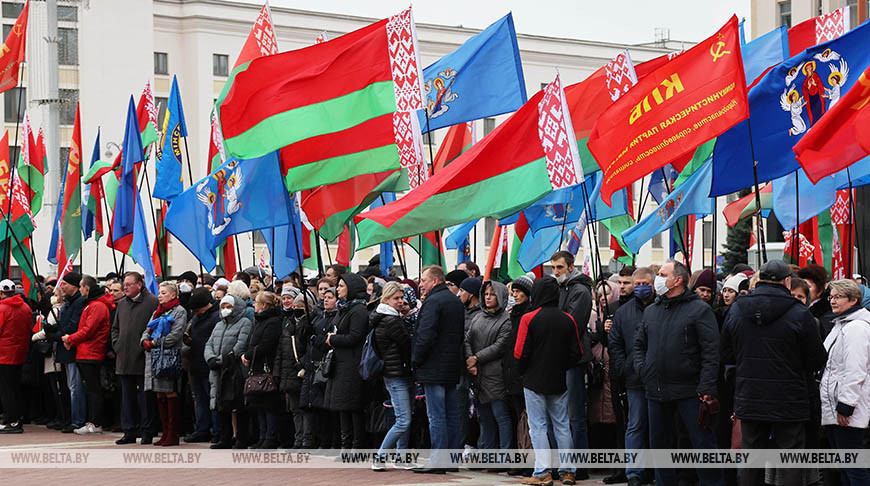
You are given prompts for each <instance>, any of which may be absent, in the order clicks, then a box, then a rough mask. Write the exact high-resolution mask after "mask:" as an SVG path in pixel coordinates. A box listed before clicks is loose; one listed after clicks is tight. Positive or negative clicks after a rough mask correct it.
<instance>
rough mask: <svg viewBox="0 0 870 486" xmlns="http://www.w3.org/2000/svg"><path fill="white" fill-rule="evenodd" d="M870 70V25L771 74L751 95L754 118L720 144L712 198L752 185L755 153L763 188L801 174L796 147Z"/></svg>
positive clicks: (816, 49)
mask: <svg viewBox="0 0 870 486" xmlns="http://www.w3.org/2000/svg"><path fill="white" fill-rule="evenodd" d="M868 65H870V24H868V23H867V22H865V23H863V24H861V25H860V26H858V27H856V28H855V29H853V30H852V31H850V32H848V33H846V34H843V35H842V36H840V37H838V38H836V39H834V40H832V41H828V42H825V43H823V44H819V45H817V46H814V47H811V48H809V49H807V50H805V51H803V52H802V53H800V54H798V55H796V56H794V57H792V58H791V59H789V60H787V61H784V62H782V63H781V64H779V65H778V66H777V67H775V68H773V69H771V70H770V71H769V72H768V73H767V74H766V75H765V76H764V78H762V79H761V81H760V82H759V83H758V85H757V86H756V87H755V88H753V89H752V90H751V91H750V92H749V109H750V112H751V116H750V118H749V119H748V120H744V121H742V122H740V123H739V124H737V125H735V126H734V127H733V128H731V129H730V130H728V131H727V132H725V133H724V134H722V135H721V136H719V138H718V140H717V142H716V148H715V150H714V152H713V185H712V191H711V193H710V195H711V196H722V195H725V194H730V193H732V192H736V191H739V190H740V189H743V188H746V187H749V186H752V185H753V182H754V181H753V171H752V165H753V159H752V148H753V147H754V149H755V160H757V161H758V165H757V169H758V182H759V183H761V182H767V181H771V180H773V179H776V178H778V177H782V176H784V175H786V174H790V173H792V172H794V171H795V170H796V169H799V168H800V164H798V162H797V159H796V158H795V154H794V152H793V151H792V147H793V146H794V144H796V143H797V142H798V141H799V140H800V139H801V138H802V137H803V136H804V134H805V133H806V132H807V130H809V129H810V127H812V126H813V125H814V124H816V123H817V122H818V121H819V119H820V118H821V117H822V116H823V115H824V114H825V112H826V111H827V110H828V109H829V108H830V106H831V103H836V102H837V100H838V99H839V98H840V95H841V94H845V93H846V91H848V89H849V88H851V87H852V85H853V84H855V81H856V80H857V79H858V76H859V73H861V72H863V71H864V70H865V69H866V68H867V66H868ZM750 122H751V123H752V142H753V145H750V137H749V123H750Z"/></svg>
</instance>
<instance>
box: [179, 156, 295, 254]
mask: <svg viewBox="0 0 870 486" xmlns="http://www.w3.org/2000/svg"><path fill="white" fill-rule="evenodd" d="M292 211H293V203H292V201H291V197H290V194H288V193H287V190H286V189H285V188H284V182H283V178H282V177H281V169H280V167H279V163H278V154H277V152H271V153H269V154H267V155H264V156H263V157H260V158H256V159H248V160H236V159H230V160H228V161H226V162H224V163H223V164H222V165H221V166H220V167H218V169H217V170H215V171H214V172H213V173H212V174H211V175H209V176H208V177H205V178H204V179H202V180H200V181H199V182H197V183H196V185H194V186H193V187H189V188H187V189H186V190H185V191H184V192H182V193H181V194H180V195H179V196H178V197H176V198H175V200H173V201H172V205H171V206H169V211H168V212H167V214H166V224H165V225H166V229H167V230H168V231H169V232H170V233H172V234H173V235H175V237H176V238H178V240H179V241H180V242H181V243H182V244H184V246H186V247H187V249H188V250H190V251H191V253H193V255H194V256H195V257H196V258H197V259H198V260H199V261H200V263H202V265H203V267H205V269H206V270H207V271H211V270H212V269H213V268H214V267H215V265H216V260H215V249H216V248H217V247H218V246H219V245H220V244H221V243H223V241H224V240H225V239H226V238H227V237H228V236H232V235H234V234H238V233H246V232H249V231H254V230H263V229H266V228H272V227H276V226H286V225H288V224H290V222H291V221H292V220H293V217H292V215H291V213H292ZM277 239H278V238H277V235H276V241H277Z"/></svg>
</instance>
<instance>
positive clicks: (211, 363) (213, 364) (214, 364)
mask: <svg viewBox="0 0 870 486" xmlns="http://www.w3.org/2000/svg"><path fill="white" fill-rule="evenodd" d="M206 363H207V364H208V369H210V370H219V369H221V365H220V363H219V362H218V359H217V358H216V357H215V358H211V359H209V360H208V361H207V362H206Z"/></svg>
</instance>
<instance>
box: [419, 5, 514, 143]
mask: <svg viewBox="0 0 870 486" xmlns="http://www.w3.org/2000/svg"><path fill="white" fill-rule="evenodd" d="M423 80H424V81H423V82H424V85H423V88H424V90H425V92H426V113H428V114H429V126H428V128H427V126H426V113H424V112H422V111H421V112H420V126H421V127H422V129H423V133H426V132H427V131H430V130H436V129H438V128H443V127H449V126H451V125H456V124H459V123H465V122H468V121H471V120H477V119H480V118H485V117H489V116H495V115H500V114H502V113H508V112H511V111H514V110H516V109H518V108H519V107H520V106H522V105H523V104H524V103H525V102H526V101H527V98H526V83H525V80H524V79H523V65H522V63H521V62H520V50H519V47H517V34H516V31H515V30H514V19H513V15H512V14H510V13H509V14H507V15H505V16H504V17H502V18H501V19H499V20H498V21H496V22H495V23H493V24H492V25H490V26H489V27H487V28H486V29H484V30H483V31H482V32H481V33H479V34H477V35H475V36H474V37H472V38H471V39H468V40H467V41H465V43H464V44H462V46H460V47H459V49H457V50H455V51H453V52H451V53H450V54H447V55H446V56H444V57H442V58H441V59H439V60H438V61H436V62H435V63H434V64H432V65H430V66H429V67H427V68H426V69H424V70H423Z"/></svg>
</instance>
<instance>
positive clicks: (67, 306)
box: [45, 291, 85, 364]
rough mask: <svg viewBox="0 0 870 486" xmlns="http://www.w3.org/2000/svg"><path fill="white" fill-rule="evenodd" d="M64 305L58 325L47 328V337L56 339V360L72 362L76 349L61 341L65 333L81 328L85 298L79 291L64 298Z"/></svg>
mask: <svg viewBox="0 0 870 486" xmlns="http://www.w3.org/2000/svg"><path fill="white" fill-rule="evenodd" d="M64 301H65V302H64V304H63V307H61V308H60V315H59V316H58V319H57V326H49V327H47V328H46V333H45V335H46V337H47V338H48V340H49V341H56V343H57V344H56V345H55V355H54V360H55V362H57V363H60V364H68V363H72V362H74V361H75V359H76V349H75V348H74V347H71V348H70V349H66V347H65V346H64V345H63V342H61V338H62V337H63V336H64V334H73V333H75V332H76V331H78V329H79V321H80V320H81V317H82V310H83V309H84V308H85V298H84V297H83V296H82V294H81V293H79V291H76V293H75V294H73V295H71V296H69V297H66V298H65V299H64Z"/></svg>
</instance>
